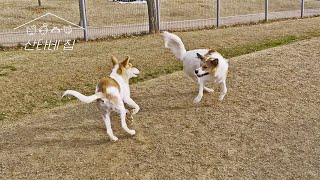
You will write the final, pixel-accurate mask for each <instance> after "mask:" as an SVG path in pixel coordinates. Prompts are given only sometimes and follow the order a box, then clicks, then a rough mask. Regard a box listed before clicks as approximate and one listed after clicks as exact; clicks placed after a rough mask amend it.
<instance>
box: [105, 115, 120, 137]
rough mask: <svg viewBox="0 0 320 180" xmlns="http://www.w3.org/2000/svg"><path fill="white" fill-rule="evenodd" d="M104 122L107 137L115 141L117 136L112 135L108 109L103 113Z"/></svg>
mask: <svg viewBox="0 0 320 180" xmlns="http://www.w3.org/2000/svg"><path fill="white" fill-rule="evenodd" d="M104 122H105V123H106V127H107V134H108V136H109V138H110V139H111V140H112V141H117V140H118V138H117V137H116V136H114V135H113V131H112V128H111V122H110V112H109V111H107V113H106V114H105V119H104Z"/></svg>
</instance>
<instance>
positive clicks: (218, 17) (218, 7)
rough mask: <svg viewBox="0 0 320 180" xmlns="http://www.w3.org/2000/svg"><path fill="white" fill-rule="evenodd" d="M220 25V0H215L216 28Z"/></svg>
mask: <svg viewBox="0 0 320 180" xmlns="http://www.w3.org/2000/svg"><path fill="white" fill-rule="evenodd" d="M219 26H220V0H217V28H219Z"/></svg>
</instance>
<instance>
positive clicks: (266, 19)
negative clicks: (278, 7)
mask: <svg viewBox="0 0 320 180" xmlns="http://www.w3.org/2000/svg"><path fill="white" fill-rule="evenodd" d="M264 8H265V9H264V10H265V12H264V13H265V14H264V20H265V21H266V22H267V21H268V11H269V1H268V0H265V4H264Z"/></svg>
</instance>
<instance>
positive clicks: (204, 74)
mask: <svg viewBox="0 0 320 180" xmlns="http://www.w3.org/2000/svg"><path fill="white" fill-rule="evenodd" d="M206 75H209V73H208V72H206V73H203V74H200V75H199V74H197V76H198V77H203V76H206Z"/></svg>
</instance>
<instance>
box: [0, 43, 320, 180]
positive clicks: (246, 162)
mask: <svg viewBox="0 0 320 180" xmlns="http://www.w3.org/2000/svg"><path fill="white" fill-rule="evenodd" d="M319 49H320V38H313V39H311V40H309V41H301V42H297V43H293V44H290V45H287V46H283V47H278V48H273V49H268V50H265V51H261V52H257V53H253V54H249V55H245V56H241V57H237V58H233V59H231V66H230V73H229V77H228V87H229V92H228V94H227V96H226V97H225V100H224V101H223V102H219V101H218V100H217V98H218V92H215V93H214V94H205V95H204V99H203V101H202V102H201V103H200V104H198V105H194V104H193V103H192V100H193V98H194V97H195V96H196V92H197V86H196V85H195V84H194V83H193V82H192V81H190V80H188V79H187V78H186V77H185V75H184V74H183V73H182V72H176V73H174V74H171V75H167V76H162V77H160V78H157V79H153V80H149V81H145V82H142V83H138V84H136V85H134V86H133V87H132V93H133V99H135V100H136V102H137V103H138V104H139V105H140V106H141V111H140V113H139V114H138V115H136V116H135V121H134V122H133V123H132V124H130V127H132V128H133V129H135V130H136V131H137V135H136V136H134V137H130V136H128V135H127V134H126V133H124V131H123V130H122V129H121V128H120V124H119V118H118V117H113V130H114V133H115V135H117V136H118V137H119V141H118V142H115V143H114V142H110V141H109V139H108V138H107V136H106V133H105V127H104V124H103V123H102V121H101V119H100V116H99V114H98V111H97V110H96V108H95V105H94V104H91V105H84V104H80V103H75V104H71V105H67V106H65V107H61V108H56V109H53V110H50V111H47V112H44V113H40V114H37V115H33V116H29V117H26V118H23V119H21V120H19V121H16V122H7V121H2V122H0V123H1V131H0V137H1V138H0V139H1V140H0V143H1V144H0V172H1V173H0V179H18V178H25V179H59V178H63V179H90V178H91V179H98V178H100V179H213V178H215V179H238V178H239V179H319V177H320V171H319V169H320V128H319V127H320V124H319V123H320V119H319V117H320V109H319V107H320V100H319V99H320V94H319V91H320V82H319V78H320V73H319V68H320V64H319V57H320V52H319ZM216 90H217V91H219V89H218V88H216ZM97 120H98V122H97Z"/></svg>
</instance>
